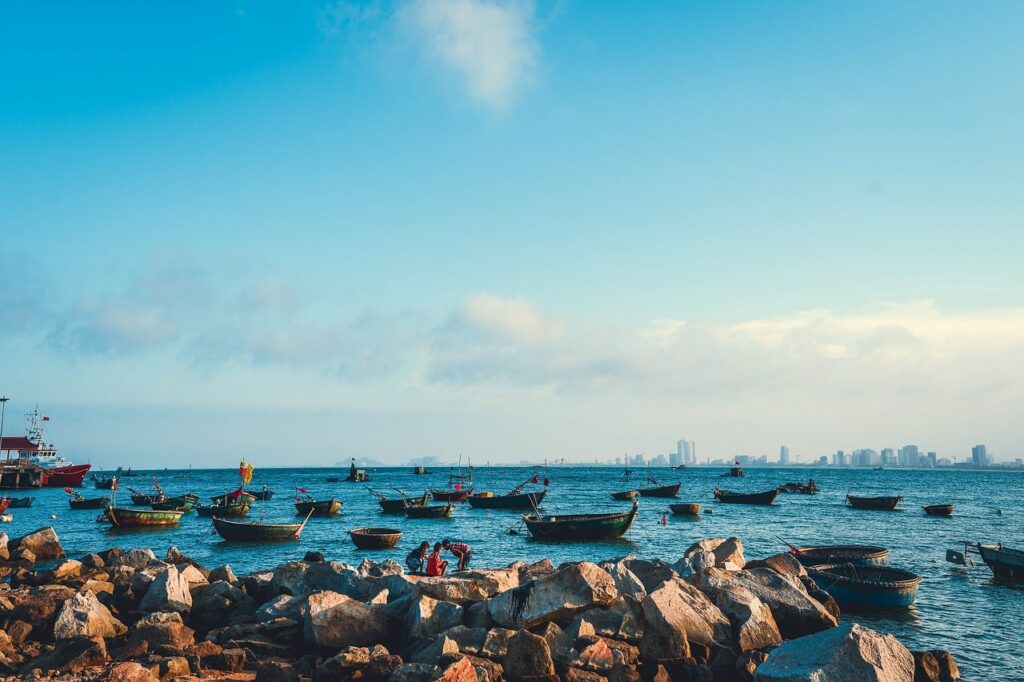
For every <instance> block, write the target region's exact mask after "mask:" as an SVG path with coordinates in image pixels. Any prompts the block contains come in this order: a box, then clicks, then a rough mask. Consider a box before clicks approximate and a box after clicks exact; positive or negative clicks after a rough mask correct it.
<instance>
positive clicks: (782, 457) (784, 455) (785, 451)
mask: <svg viewBox="0 0 1024 682" xmlns="http://www.w3.org/2000/svg"><path fill="white" fill-rule="evenodd" d="M779 464H781V465H782V466H787V465H788V464H789V448H787V447H786V446H785V445H783V446H782V447H781V448H779Z"/></svg>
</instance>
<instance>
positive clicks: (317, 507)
mask: <svg viewBox="0 0 1024 682" xmlns="http://www.w3.org/2000/svg"><path fill="white" fill-rule="evenodd" d="M295 511H296V512H297V513H298V514H299V516H307V515H308V514H310V513H312V514H313V516H337V515H338V514H339V513H341V501H340V500H333V499H332V500H316V501H311V502H296V503H295Z"/></svg>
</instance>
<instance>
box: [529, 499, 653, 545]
mask: <svg viewBox="0 0 1024 682" xmlns="http://www.w3.org/2000/svg"><path fill="white" fill-rule="evenodd" d="M639 508H640V501H639V500H633V508H632V509H630V510H629V511H626V512H616V513H613V514H566V515H564V516H545V515H541V514H536V513H534V514H524V515H523V522H524V523H525V524H526V528H527V530H529V531H530V535H531V536H532V537H533V538H534V539H535V540H614V539H616V538H620V537H622V536H623V535H625V533H626V531H627V530H629V527H630V526H632V525H633V520H634V519H635V518H636V514H637V510H638V509H639Z"/></svg>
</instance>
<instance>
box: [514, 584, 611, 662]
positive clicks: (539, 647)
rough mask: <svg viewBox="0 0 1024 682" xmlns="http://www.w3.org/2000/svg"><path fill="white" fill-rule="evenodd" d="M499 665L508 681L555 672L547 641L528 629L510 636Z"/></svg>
mask: <svg viewBox="0 0 1024 682" xmlns="http://www.w3.org/2000/svg"><path fill="white" fill-rule="evenodd" d="M595 568H596V566H595ZM501 666H502V668H504V671H505V676H506V677H507V678H508V679H509V680H510V682H518V681H519V680H524V679H529V678H535V677H538V676H541V675H554V674H555V664H554V662H553V661H552V660H551V650H550V649H549V648H548V643H547V641H546V640H545V639H544V638H543V637H541V636H539V635H535V634H533V633H532V632H529V631H528V630H520V631H519V632H517V633H516V634H515V636H514V637H512V639H511V640H510V641H509V643H508V652H507V653H506V654H505V658H504V659H502V662H501Z"/></svg>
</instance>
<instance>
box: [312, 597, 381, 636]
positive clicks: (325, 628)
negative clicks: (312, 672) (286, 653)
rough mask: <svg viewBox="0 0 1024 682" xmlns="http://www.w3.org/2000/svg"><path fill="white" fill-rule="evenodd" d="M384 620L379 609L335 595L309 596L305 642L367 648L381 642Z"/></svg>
mask: <svg viewBox="0 0 1024 682" xmlns="http://www.w3.org/2000/svg"><path fill="white" fill-rule="evenodd" d="M387 631H388V621H387V616H386V615H385V614H384V612H383V611H381V610H380V609H379V608H371V607H369V606H366V605H365V604H363V603H362V602H359V601H356V600H355V599H352V598H351V597H346V596H345V595H343V594H338V593H336V592H314V593H313V594H311V595H309V605H308V611H307V613H306V620H305V638H306V641H307V642H309V643H311V644H314V645H316V646H319V647H324V648H339V647H345V646H370V645H373V644H378V643H380V642H382V641H385V639H386V636H387Z"/></svg>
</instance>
